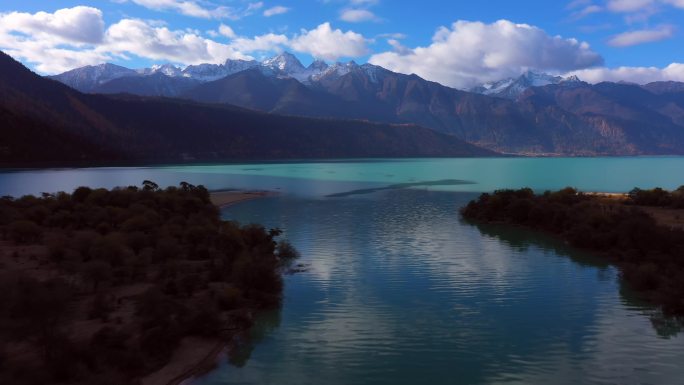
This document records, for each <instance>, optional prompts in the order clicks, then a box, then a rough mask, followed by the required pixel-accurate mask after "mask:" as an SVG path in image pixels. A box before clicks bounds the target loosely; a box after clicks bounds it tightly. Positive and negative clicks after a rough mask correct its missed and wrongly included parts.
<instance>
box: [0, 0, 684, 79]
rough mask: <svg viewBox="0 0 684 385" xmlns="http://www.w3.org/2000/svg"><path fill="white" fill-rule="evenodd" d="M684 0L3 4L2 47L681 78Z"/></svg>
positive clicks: (116, 56)
mask: <svg viewBox="0 0 684 385" xmlns="http://www.w3.org/2000/svg"><path fill="white" fill-rule="evenodd" d="M683 25H684V0H566V1H536V0H535V1H533V0H518V1H511V0H489V1H487V0H485V1H437V0H421V1H407V0H308V1H301V0H277V1H270V0H264V1H258V0H97V1H93V0H80V1H79V0H51V1H34V0H21V1H19V0H3V1H2V3H0V49H3V50H4V51H6V52H8V53H9V54H10V55H12V56H14V57H15V58H17V59H19V60H21V61H22V62H23V63H25V64H27V65H28V66H30V67H31V68H33V69H34V70H36V71H38V72H40V73H57V72H61V71H64V70H67V69H71V68H74V67H78V66H82V65H88V64H97V63H99V62H103V61H109V62H113V63H117V64H120V65H124V66H127V67H131V68H138V67H144V66H149V65H151V64H155V63H165V62H171V63H175V64H178V65H188V64H197V63H201V62H212V63H221V62H223V61H225V60H226V59H229V58H231V59H238V58H242V59H251V58H254V59H263V58H265V57H268V56H271V55H273V54H275V53H277V52H279V51H283V50H287V51H291V52H293V53H295V54H296V55H297V56H298V57H299V58H300V59H301V60H302V62H304V63H305V64H307V63H309V62H311V61H312V60H313V58H314V57H317V58H322V59H324V60H327V61H336V60H350V59H353V60H356V61H357V62H367V61H370V62H371V63H373V64H378V65H382V66H384V67H387V68H389V69H391V70H395V71H397V72H405V73H417V74H418V75H421V76H423V77H425V78H428V79H430V80H435V81H439V82H442V83H445V84H448V85H451V86H454V87H468V86H471V85H473V84H476V83H478V82H483V81H491V80H497V79H498V78H501V77H506V76H514V75H515V74H519V73H520V72H522V71H524V70H527V69H535V70H539V71H546V72H552V73H558V74H570V73H573V74H578V75H579V76H580V77H582V78H584V79H586V80H588V81H600V80H625V81H635V82H646V81H652V80H664V79H673V80H684V65H680V64H679V63H684V45H683V42H684V40H682V31H681V28H682V26H683Z"/></svg>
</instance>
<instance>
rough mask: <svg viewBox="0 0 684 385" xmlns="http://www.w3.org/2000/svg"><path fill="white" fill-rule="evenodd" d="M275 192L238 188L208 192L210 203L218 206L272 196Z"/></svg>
mask: <svg viewBox="0 0 684 385" xmlns="http://www.w3.org/2000/svg"><path fill="white" fill-rule="evenodd" d="M276 194H277V193H275V192H272V191H240V190H219V191H212V192H210V193H209V199H211V203H213V204H214V205H215V206H218V207H226V206H231V205H234V204H237V203H241V202H246V201H251V200H253V199H258V198H264V197H268V196H274V195H276Z"/></svg>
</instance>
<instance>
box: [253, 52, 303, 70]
mask: <svg viewBox="0 0 684 385" xmlns="http://www.w3.org/2000/svg"><path fill="white" fill-rule="evenodd" d="M262 65H263V66H264V67H267V68H270V69H272V70H274V71H280V72H282V73H284V74H295V73H298V72H303V71H304V70H305V69H306V68H304V66H303V65H302V63H301V62H300V61H299V59H297V57H295V56H294V55H293V54H291V53H289V52H283V53H281V54H280V55H276V56H274V57H272V58H270V59H266V60H264V62H263V63H262Z"/></svg>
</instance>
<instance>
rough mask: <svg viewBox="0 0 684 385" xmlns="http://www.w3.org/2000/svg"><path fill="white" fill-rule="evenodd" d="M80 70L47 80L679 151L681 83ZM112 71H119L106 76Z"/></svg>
mask: <svg viewBox="0 0 684 385" xmlns="http://www.w3.org/2000/svg"><path fill="white" fill-rule="evenodd" d="M82 70H83V72H84V73H85V74H84V75H81V76H76V73H78V72H80V71H81V70H79V69H77V70H74V71H69V72H67V73H65V74H62V75H58V76H56V77H53V78H54V79H58V80H60V81H63V82H65V83H67V84H70V85H72V86H74V87H76V88H78V87H80V86H81V85H82V84H85V83H79V84H73V83H70V82H71V81H72V80H73V79H91V80H92V81H91V83H90V84H91V85H92V84H95V85H94V86H92V88H90V91H87V90H85V89H84V91H87V92H94V93H128V94H136V95H145V96H150V95H156V96H167V97H176V98H183V99H191V100H194V101H198V102H202V103H217V104H228V105H235V106H239V107H244V108H248V109H253V110H259V111H264V112H270V113H277V114H285V115H299V116H309V117H319V118H329V119H359V120H367V121H374V122H378V123H390V124H415V125H418V126H422V127H427V128H431V129H434V130H436V131H439V132H442V133H447V134H449V135H453V136H456V137H457V138H459V139H461V140H463V141H466V142H469V143H472V144H475V145H477V146H479V147H484V148H487V149H490V150H493V151H498V152H504V153H512V154H522V155H544V156H547V155H550V156H597V155H609V156H615V155H668V154H684V113H683V112H682V111H684V102H683V101H682V100H683V99H684V96H682V93H684V84H683V83H676V82H659V83H652V84H648V85H644V86H639V85H636V84H620V83H601V84H596V85H592V84H588V83H585V82H582V81H581V80H580V79H578V78H577V77H568V78H562V77H559V76H552V75H548V74H543V73H537V72H534V71H527V72H525V73H523V74H522V75H521V76H519V77H517V78H511V79H504V80H502V81H499V82H494V83H491V84H487V85H483V86H481V87H479V88H476V89H473V90H471V91H477V92H471V91H462V90H456V89H453V88H450V87H445V86H443V85H441V84H438V83H435V82H430V81H427V80H425V79H422V78H420V77H419V76H416V75H404V74H399V73H395V72H392V71H389V70H386V69H384V68H382V67H379V66H375V65H371V64H363V65H359V64H357V63H355V62H353V61H352V62H348V63H332V64H328V63H325V62H323V61H315V62H313V63H312V64H311V65H309V66H308V67H305V66H303V65H302V64H301V63H300V62H299V60H297V58H296V57H295V56H294V55H291V54H289V53H282V54H280V55H277V56H275V57H273V58H270V59H267V60H265V61H263V62H261V63H259V62H256V61H240V60H228V61H227V62H226V63H224V64H221V65H214V64H202V65H198V66H189V67H187V68H185V69H180V68H178V67H173V66H168V65H166V66H156V67H153V68H150V69H144V70H137V71H133V70H128V71H133V73H134V74H131V72H125V71H122V70H120V68H117V67H111V70H112V73H105V72H106V71H105V72H102V71H101V72H95V74H99V76H100V77H99V78H97V77H96V78H92V77H89V76H90V74H92V73H93V70H92V68H90V67H84V69H82ZM160 72H161V73H160ZM122 74H123V75H122ZM120 75H122V76H120ZM169 75H171V76H169ZM116 76H120V77H117V78H116V79H110V78H111V77H116ZM104 79H109V80H106V81H105V80H104ZM193 82H194V83H193ZM88 87H91V86H88ZM86 88H87V87H86ZM615 90H621V92H624V94H623V93H621V92H614V91H615ZM628 95H640V96H639V97H638V98H627V96H628Z"/></svg>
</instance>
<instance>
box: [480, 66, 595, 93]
mask: <svg viewBox="0 0 684 385" xmlns="http://www.w3.org/2000/svg"><path fill="white" fill-rule="evenodd" d="M578 83H582V81H581V80H580V79H579V78H578V77H577V76H575V75H573V76H569V77H567V78H563V77H562V76H554V75H549V74H545V73H540V72H535V71H531V70H528V71H526V72H524V73H523V74H522V75H520V76H519V77H517V78H508V79H503V80H499V81H496V82H490V83H485V84H482V85H480V86H477V87H474V88H471V89H470V90H469V91H470V92H475V93H479V94H484V95H489V96H497V97H500V98H506V99H517V98H518V97H519V96H520V95H522V93H523V92H525V91H526V90H527V89H528V88H531V87H543V86H547V85H549V84H562V85H572V84H578Z"/></svg>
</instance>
